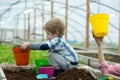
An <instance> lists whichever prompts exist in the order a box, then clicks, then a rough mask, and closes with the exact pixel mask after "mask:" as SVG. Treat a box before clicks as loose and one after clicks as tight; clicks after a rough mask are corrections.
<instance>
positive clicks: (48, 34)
mask: <svg viewBox="0 0 120 80" xmlns="http://www.w3.org/2000/svg"><path fill="white" fill-rule="evenodd" d="M46 34H47V38H48V40H51V39H53V38H55V37H57V36H58V35H57V34H52V33H50V32H49V31H47V30H46Z"/></svg>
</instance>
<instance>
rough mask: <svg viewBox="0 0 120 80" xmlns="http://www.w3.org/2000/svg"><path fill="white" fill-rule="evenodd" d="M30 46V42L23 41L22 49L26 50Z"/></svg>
mask: <svg viewBox="0 0 120 80" xmlns="http://www.w3.org/2000/svg"><path fill="white" fill-rule="evenodd" d="M28 47H29V42H26V43H23V44H22V45H21V49H22V50H26V49H27V48H28Z"/></svg>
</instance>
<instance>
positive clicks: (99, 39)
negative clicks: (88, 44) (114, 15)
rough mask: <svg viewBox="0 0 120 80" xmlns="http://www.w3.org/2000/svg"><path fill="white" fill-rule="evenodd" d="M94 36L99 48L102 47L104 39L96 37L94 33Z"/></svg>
mask: <svg viewBox="0 0 120 80" xmlns="http://www.w3.org/2000/svg"><path fill="white" fill-rule="evenodd" d="M92 34H93V38H94V39H95V41H96V43H97V45H98V46H100V45H102V43H103V38H104V37H96V36H95V35H94V33H93V32H92Z"/></svg>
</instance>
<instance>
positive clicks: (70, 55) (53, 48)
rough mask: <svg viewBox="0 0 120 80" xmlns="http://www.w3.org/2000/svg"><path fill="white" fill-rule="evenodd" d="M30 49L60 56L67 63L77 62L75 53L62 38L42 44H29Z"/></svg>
mask: <svg viewBox="0 0 120 80" xmlns="http://www.w3.org/2000/svg"><path fill="white" fill-rule="evenodd" d="M30 49H34V50H35V49H38V50H49V51H50V52H54V53H58V54H60V55H62V56H63V57H64V58H65V59H66V60H67V61H68V62H78V57H77V53H76V52H75V50H74V49H73V48H72V46H70V45H69V44H68V43H67V42H66V41H65V40H64V39H63V38H62V37H56V38H53V39H52V40H50V41H47V42H44V43H30Z"/></svg>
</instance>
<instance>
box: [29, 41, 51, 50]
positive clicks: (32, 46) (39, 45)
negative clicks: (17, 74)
mask: <svg viewBox="0 0 120 80" xmlns="http://www.w3.org/2000/svg"><path fill="white" fill-rule="evenodd" d="M29 47H30V49H31V50H48V49H49V46H48V44H47V43H38V42H33V43H30V46H29Z"/></svg>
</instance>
